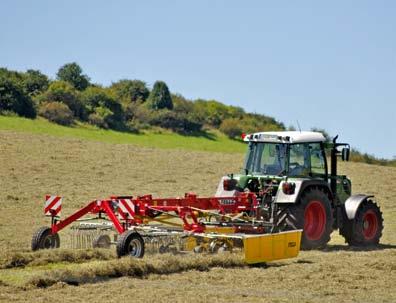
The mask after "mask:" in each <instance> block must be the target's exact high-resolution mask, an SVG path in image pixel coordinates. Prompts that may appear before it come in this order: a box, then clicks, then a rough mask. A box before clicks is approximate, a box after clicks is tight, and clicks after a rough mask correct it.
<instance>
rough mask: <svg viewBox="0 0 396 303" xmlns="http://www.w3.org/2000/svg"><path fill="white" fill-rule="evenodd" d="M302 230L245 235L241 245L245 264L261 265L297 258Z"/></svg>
mask: <svg viewBox="0 0 396 303" xmlns="http://www.w3.org/2000/svg"><path fill="white" fill-rule="evenodd" d="M301 234H302V230H293V231H285V232H280V233H276V234H265V235H245V236H244V237H243V245H244V252H245V261H246V263H249V264H253V263H263V262H269V261H275V260H281V259H287V258H294V257H297V255H298V252H299V251H300V243H301Z"/></svg>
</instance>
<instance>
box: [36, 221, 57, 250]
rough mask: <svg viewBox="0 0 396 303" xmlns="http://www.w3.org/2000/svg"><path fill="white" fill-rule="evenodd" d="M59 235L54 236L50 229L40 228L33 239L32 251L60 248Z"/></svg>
mask: <svg viewBox="0 0 396 303" xmlns="http://www.w3.org/2000/svg"><path fill="white" fill-rule="evenodd" d="M59 246H60V239H59V235H58V234H57V233H56V234H54V235H53V234H52V230H51V228H50V227H46V226H44V227H40V228H39V229H38V230H37V231H36V232H35V233H34V234H33V237H32V250H33V251H35V250H39V249H54V248H59Z"/></svg>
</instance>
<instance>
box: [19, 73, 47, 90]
mask: <svg viewBox="0 0 396 303" xmlns="http://www.w3.org/2000/svg"><path fill="white" fill-rule="evenodd" d="M22 84H23V87H24V89H25V91H26V92H27V93H28V94H29V95H30V96H35V95H38V94H39V93H42V92H44V91H45V90H46V89H47V88H48V85H49V80H48V77H47V76H46V75H44V74H42V73H41V72H40V71H38V70H32V69H28V70H27V71H26V73H24V74H23V81H22Z"/></svg>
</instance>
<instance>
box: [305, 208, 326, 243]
mask: <svg viewBox="0 0 396 303" xmlns="http://www.w3.org/2000/svg"><path fill="white" fill-rule="evenodd" d="M325 228H326V210H325V208H324V206H323V204H322V203H321V202H320V201H311V202H309V204H308V205H307V207H306V208H305V212H304V234H305V236H306V238H308V239H309V240H313V241H314V240H319V239H320V238H321V237H322V235H323V233H324V231H325Z"/></svg>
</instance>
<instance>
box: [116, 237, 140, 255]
mask: <svg viewBox="0 0 396 303" xmlns="http://www.w3.org/2000/svg"><path fill="white" fill-rule="evenodd" d="M117 256H118V257H119V258H120V257H122V256H131V257H135V258H143V256H144V240H143V238H142V237H141V236H140V235H139V234H138V233H137V232H136V231H134V230H127V231H125V232H124V233H123V234H122V235H121V236H120V237H119V238H118V241H117Z"/></svg>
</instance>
